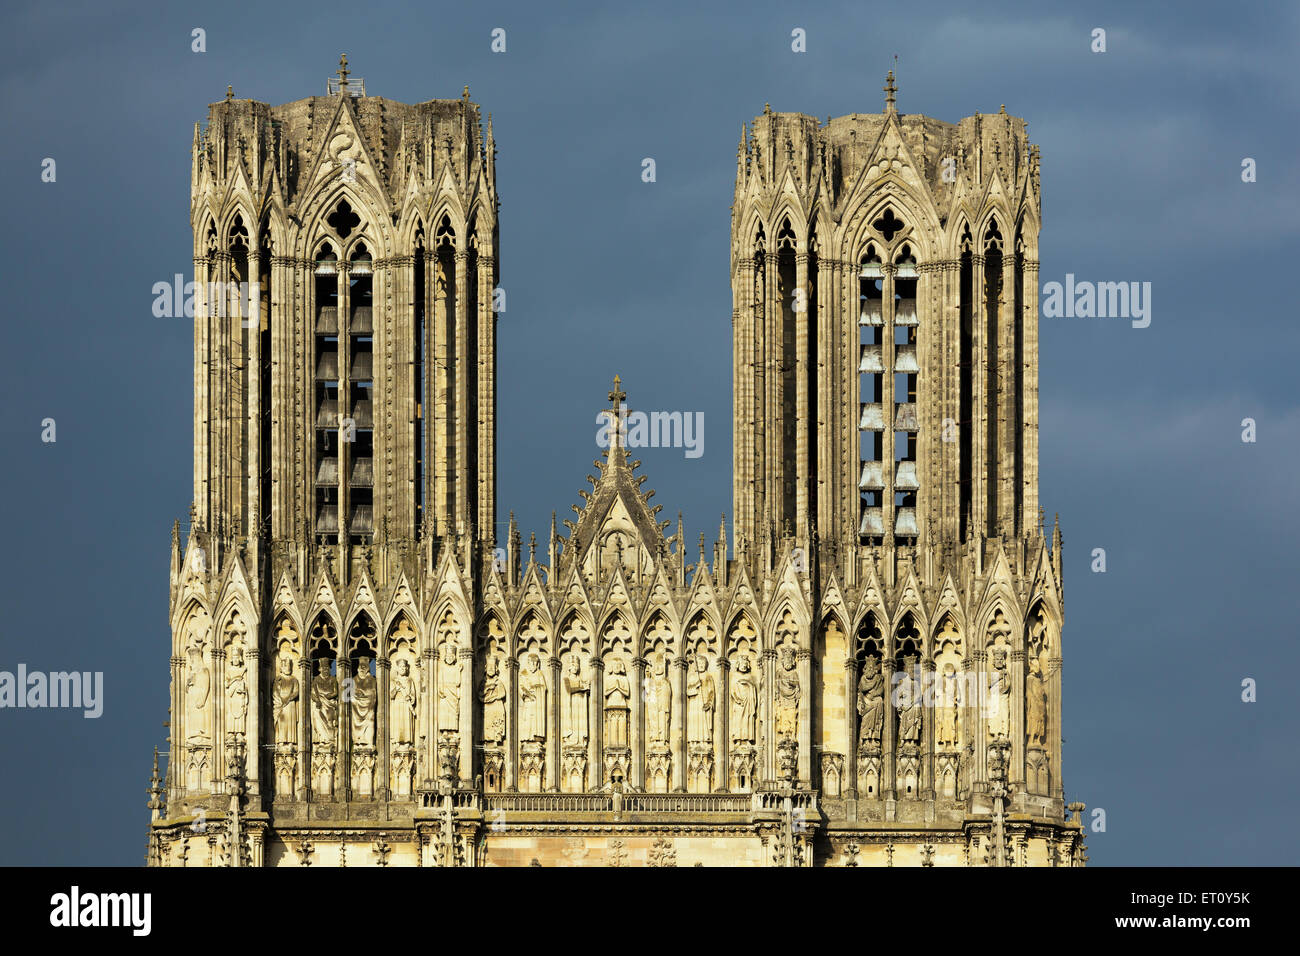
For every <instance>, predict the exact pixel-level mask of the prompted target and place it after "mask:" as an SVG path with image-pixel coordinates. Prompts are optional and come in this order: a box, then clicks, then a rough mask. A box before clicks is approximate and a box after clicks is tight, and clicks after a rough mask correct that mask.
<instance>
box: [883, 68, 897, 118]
mask: <svg viewBox="0 0 1300 956" xmlns="http://www.w3.org/2000/svg"><path fill="white" fill-rule="evenodd" d="M883 89H884V91H885V112H886V113H897V112H898V105H897V100H896V96H895V94H897V93H898V86H897V85H896V84H895V83H894V71H893V70H890V71H889V74H888V75H887V76H886V77H885V85H884V87H883Z"/></svg>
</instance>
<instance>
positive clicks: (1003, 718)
mask: <svg viewBox="0 0 1300 956" xmlns="http://www.w3.org/2000/svg"><path fill="white" fill-rule="evenodd" d="M990 664H991V665H992V667H991V669H990V671H989V688H988V694H989V697H988V706H987V709H986V714H987V721H988V728H989V736H990V737H994V738H996V737H1005V736H1007V734H1008V733H1009V732H1010V729H1011V674H1010V672H1009V670H1008V669H1007V649H1006V648H1005V647H1001V646H995V647H994V648H993V651H992V657H991V660H990Z"/></svg>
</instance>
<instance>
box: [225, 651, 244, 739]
mask: <svg viewBox="0 0 1300 956" xmlns="http://www.w3.org/2000/svg"><path fill="white" fill-rule="evenodd" d="M226 716H227V720H226V729H227V730H228V731H229V732H230V733H232V734H239V735H241V736H242V735H243V734H244V733H245V730H246V726H247V717H248V667H247V665H245V663H244V648H243V647H241V646H240V645H239V644H236V645H235V646H234V647H232V648H231V649H230V663H228V664H227V665H226Z"/></svg>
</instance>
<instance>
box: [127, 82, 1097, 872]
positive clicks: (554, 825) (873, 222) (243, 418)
mask: <svg viewBox="0 0 1300 956" xmlns="http://www.w3.org/2000/svg"><path fill="white" fill-rule="evenodd" d="M895 92H896V91H895V87H894V83H893V76H892V74H891V75H890V78H889V82H888V84H887V86H886V103H885V109H884V111H883V112H881V113H870V114H853V115H850V116H842V117H839V118H835V119H827V120H826V121H824V122H823V121H820V120H818V119H817V118H816V117H813V116H807V115H804V114H801V113H774V112H772V111H771V110H770V109H766V110H765V111H764V112H763V113H762V115H760V116H757V117H755V118H754V120H753V121H752V122H751V123H750V124H749V125H748V126H747V127H744V128H742V133H741V140H740V145H739V148H738V151H737V157H736V188H735V195H734V197H733V200H732V202H733V205H732V229H731V282H732V290H733V303H734V304H733V311H732V316H731V322H732V328H733V330H734V355H733V366H732V375H733V387H734V412H735V422H734V435H735V447H734V514H733V524H732V526H731V528H730V533H729V530H728V527H727V523H726V519H725V517H724V519H723V521H722V523H721V525H720V526H719V528H718V534H717V539H716V540H715V541H714V542H712V543H706V542H705V541H704V540H703V537H702V536H701V540H700V541H699V544H698V555H697V553H696V550H695V547H693V545H692V542H688V541H686V540H684V535H683V533H682V522H681V519H680V517H679V518H678V521H677V525H676V529H675V533H672V532H673V531H674V529H673V528H672V526H671V523H670V522H669V521H666V520H660V518H659V511H660V507H661V506H660V505H658V504H655V505H651V504H650V499H651V496H652V495H653V494H654V492H653V491H651V490H648V489H646V488H645V487H644V484H643V483H644V482H645V480H646V479H645V476H644V475H641V474H638V467H639V464H640V463H639V462H637V461H634V460H631V456H630V455H629V453H628V450H627V449H626V448H625V447H623V445H622V444H621V443H620V441H619V429H618V427H613V428H611V429H610V434H611V436H612V439H613V440H612V442H611V445H610V447H609V448H608V449H607V450H606V451H605V452H604V454H603V455H602V457H601V458H600V459H598V460H597V461H596V462H595V471H596V474H595V475H588V476H587V480H588V481H589V482H590V489H589V490H584V491H582V492H580V494H581V496H582V500H583V506H582V507H580V508H578V507H575V509H574V510H575V511H577V512H578V513H577V515H576V520H566V521H564V522H563V523H562V525H561V526H560V527H557V526H556V523H555V521H554V520H553V521H552V527H551V533H550V535H549V537H548V538H547V540H544V541H541V542H536V541H530V542H529V543H528V544H527V545H525V544H524V543H523V541H522V539H521V536H520V534H519V533H518V531H517V530H516V528H515V526H514V521H513V518H512V519H511V520H510V522H509V532H508V534H507V536H506V539H505V540H504V541H503V542H498V541H497V540H496V535H495V528H496V469H497V459H496V408H497V391H496V388H497V382H496V331H497V323H496V314H495V312H494V310H493V306H494V290H496V289H497V287H498V285H499V283H500V272H499V267H498V244H499V228H498V218H497V217H498V212H499V209H498V206H499V203H498V200H497V188H496V177H495V172H494V169H495V155H496V147H495V145H494V142H493V132H492V124H491V120H490V119H487V120H486V122H485V120H484V117H483V115H482V112H481V110H480V108H479V107H478V106H477V105H476V104H475V103H473V102H471V100H470V98H469V91H468V89H467V90H465V93H464V95H463V96H462V97H460V98H458V99H448V100H430V101H428V102H425V103H418V104H415V105H406V104H402V103H395V102H393V101H391V100H387V99H384V98H383V97H380V96H368V95H366V94H365V90H364V86H363V85H362V84H361V83H360V81H358V80H356V79H349V74H348V71H347V67H346V59H345V60H344V64H343V66H342V67H341V68H340V71H339V75H338V78H337V79H335V80H331V82H330V85H329V93H328V95H326V96H317V97H310V98H308V99H303V100H298V101H297V102H293V103H289V104H287V105H284V106H270V105H267V104H265V103H258V102H254V101H251V100H243V99H236V98H235V97H234V96H233V93H228V94H227V96H226V98H225V100H224V101H222V102H219V103H216V104H214V105H212V106H211V107H210V108H209V111H208V122H207V128H206V129H200V127H199V126H198V125H196V126H195V132H194V145H193V170H192V188H191V209H190V217H191V222H192V224H193V229H194V273H195V275H194V279H195V282H196V283H197V284H198V288H199V294H198V298H197V301H196V306H195V319H194V335H195V343H194V358H195V360H194V505H193V508H192V511H191V516H190V522H189V526H188V528H186V529H182V528H181V527H180V525H179V523H178V524H177V526H176V528H175V529H174V531H173V546H172V556H171V612H170V619H171V629H172V644H171V646H172V652H171V654H172V656H171V720H170V726H169V738H168V744H169V749H168V759H167V761H166V770H165V774H160V773H159V772H158V771H157V769H156V768H157V761H156V760H155V774H154V780H153V785H152V788H151V800H150V808H151V811H152V818H153V819H152V823H151V826H150V835H149V850H148V859H149V862H150V864H152V865H158V866H214V865H223V866H304V865H316V866H370V865H381V866H382V865H403V866H417V865H423V866H484V865H487V866H495V865H524V866H526V865H530V864H538V865H542V866H568V865H586V866H590V865H603V866H620V865H627V866H639V865H651V866H674V865H675V866H691V865H695V864H703V865H706V866H713V865H750V866H774V865H775V866H821V865H830V866H918V865H919V866H930V865H933V866H1081V865H1083V863H1084V862H1085V861H1086V855H1085V848H1084V845H1083V829H1082V825H1081V822H1080V820H1079V816H1078V811H1079V810H1080V809H1081V806H1080V805H1077V804H1074V805H1071V807H1070V808H1068V809H1070V810H1073V811H1074V815H1073V819H1067V806H1066V804H1065V795H1064V789H1063V785H1062V777H1061V625H1062V618H1063V601H1062V582H1061V535H1060V531H1059V526H1058V527H1057V528H1056V529H1054V530H1052V531H1051V532H1050V533H1048V532H1046V531H1045V530H1044V527H1043V521H1042V512H1041V510H1040V508H1039V504H1038V302H1037V289H1038V278H1037V275H1038V232H1039V222H1040V215H1039V214H1040V200H1039V176H1038V172H1039V161H1038V151H1037V148H1036V147H1033V146H1031V145H1030V143H1029V139H1028V135H1027V132H1026V124H1025V122H1024V121H1023V120H1021V119H1017V118H1015V117H1012V116H1008V115H1007V114H1006V112H1005V110H1003V111H1002V112H999V113H996V114H991V115H981V114H976V115H974V116H972V117H967V118H966V119H963V120H962V121H961V122H960V123H958V124H956V125H952V124H948V123H944V122H940V121H939V120H934V119H929V118H927V117H924V116H915V115H908V114H903V113H899V112H898V111H897V106H896V96H895ZM719 199H720V200H721V197H719ZM230 288H236V289H241V288H243V289H247V290H250V294H248V295H243V296H236V297H233V298H228V297H227V296H226V294H225V293H224V292H223V291H222V290H225V289H230ZM601 398H602V399H603V398H604V396H601ZM608 399H609V404H608V408H609V414H610V415H611V417H612V418H611V424H612V423H613V422H614V421H617V420H618V419H620V418H621V417H622V416H624V414H625V411H624V409H625V407H626V404H625V403H626V400H627V396H626V393H625V392H624V391H623V383H622V382H620V381H619V380H618V379H615V380H614V386H613V389H612V390H611V391H610V393H609V396H608ZM592 410H593V411H594V410H595V409H594V408H593V409H592ZM581 417H582V418H584V419H585V418H586V414H585V413H584V414H583V415H582V416H581ZM575 477H577V476H575Z"/></svg>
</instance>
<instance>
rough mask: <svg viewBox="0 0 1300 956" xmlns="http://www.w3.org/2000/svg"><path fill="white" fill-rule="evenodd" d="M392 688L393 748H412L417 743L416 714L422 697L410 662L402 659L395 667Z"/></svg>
mask: <svg viewBox="0 0 1300 956" xmlns="http://www.w3.org/2000/svg"><path fill="white" fill-rule="evenodd" d="M395 669H396V671H397V673H396V674H394V675H393V680H392V686H391V687H390V688H389V690H388V697H389V699H390V700H391V701H392V705H393V706H392V710H391V713H390V714H389V719H388V724H389V729H390V730H391V734H392V739H393V746H394V747H400V746H407V747H410V746H412V745H414V743H415V714H416V709H417V706H418V703H419V699H420V695H419V691H418V690H417V689H416V686H415V678H413V677H412V676H411V665H410V662H409V661H407V660H406V659H405V658H400V659H398V661H397V664H396V665H395Z"/></svg>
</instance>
